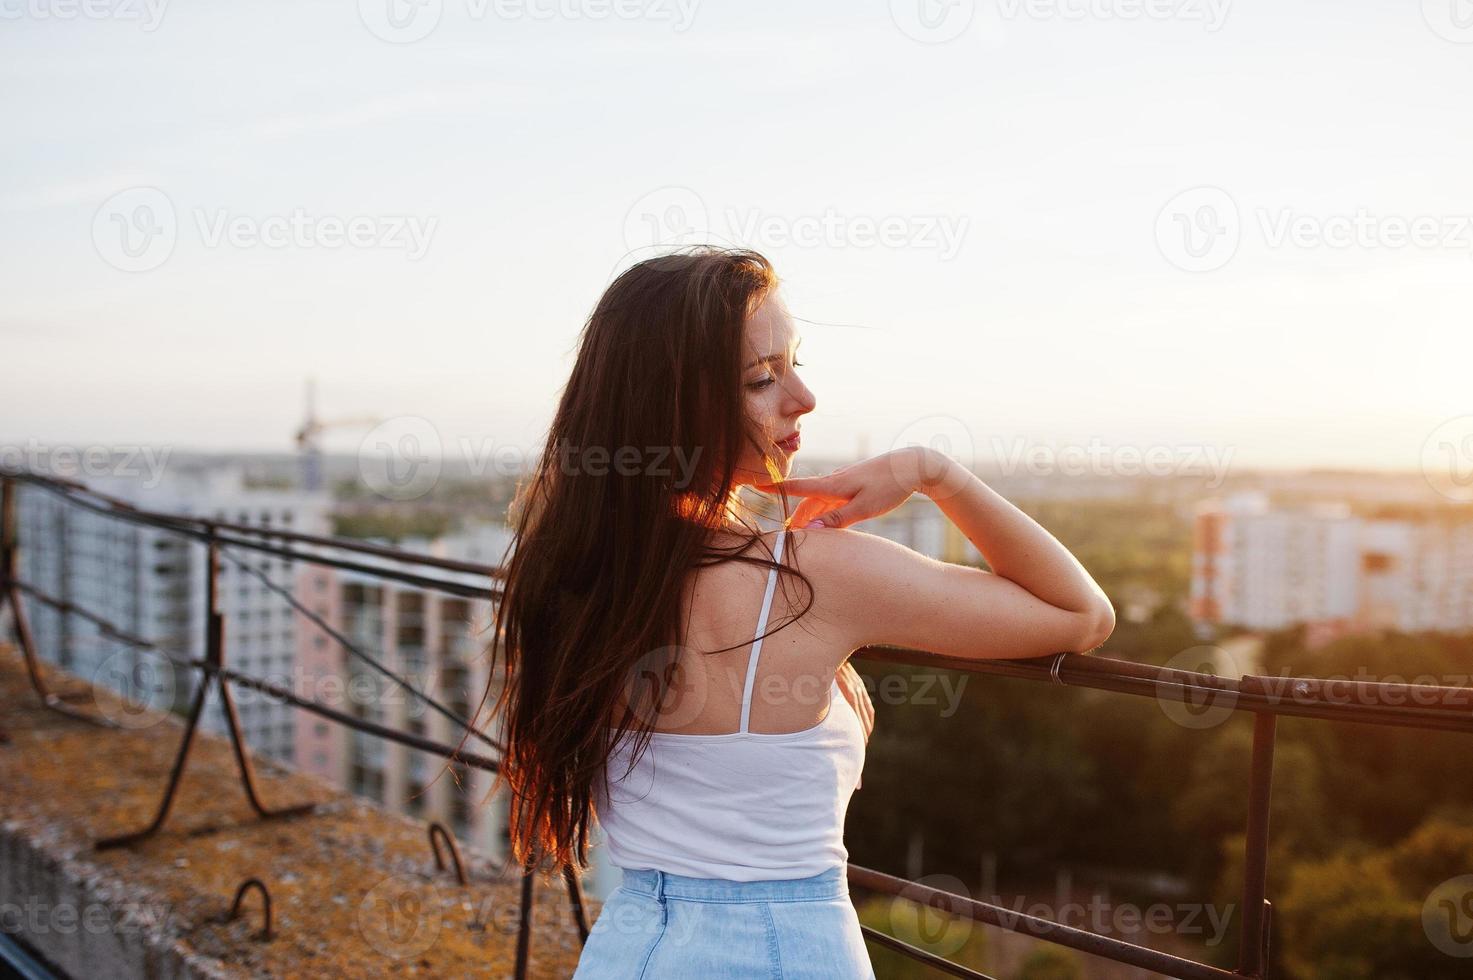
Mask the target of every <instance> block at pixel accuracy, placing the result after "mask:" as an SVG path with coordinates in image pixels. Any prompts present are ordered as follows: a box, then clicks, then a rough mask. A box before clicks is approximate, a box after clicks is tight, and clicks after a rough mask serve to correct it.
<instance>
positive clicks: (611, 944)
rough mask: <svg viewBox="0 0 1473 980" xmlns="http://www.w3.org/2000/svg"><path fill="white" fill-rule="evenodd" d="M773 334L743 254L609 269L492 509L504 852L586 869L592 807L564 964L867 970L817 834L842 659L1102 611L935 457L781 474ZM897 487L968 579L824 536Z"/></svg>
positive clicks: (1077, 622)
mask: <svg viewBox="0 0 1473 980" xmlns="http://www.w3.org/2000/svg"><path fill="white" fill-rule="evenodd" d="M797 346H798V337H797V335H796V332H795V330H794V327H793V322H792V319H791V318H790V317H789V315H788V313H787V311H786V310H785V308H784V306H783V303H782V300H781V297H780V295H779V293H778V289H777V279H776V277H775V275H774V273H773V270H772V267H771V266H770V265H769V263H768V262H767V260H766V259H764V258H763V257H762V256H760V255H757V254H755V253H752V252H746V251H725V250H717V249H699V250H695V251H692V252H689V253H684V254H679V255H673V256H665V257H661V258H657V259H651V260H649V261H646V262H642V263H640V264H639V265H636V266H635V267H633V268H631V269H629V270H628V271H627V272H625V273H623V274H622V275H621V276H619V277H618V279H617V280H616V281H615V282H614V283H613V284H612V285H611V286H610V287H609V289H608V290H607V291H606V292H605V293H604V295H603V297H602V299H601V300H600V301H599V303H598V305H597V307H596V309H595V310H594V312H593V314H592V316H591V317H590V318H589V321H588V324H587V326H586V328H585V330H584V332H583V335H582V339H581V343H580V348H579V352H578V357H577V361H576V363H575V364H574V366H573V371H572V374H571V376H570V378H569V380H568V383H567V386H566V388H565V390H564V391H563V393H562V399H561V404H560V405H559V407H558V410H557V414H556V417H555V419H554V421H553V424H552V427H551V430H550V432H549V435H548V440H547V448H546V450H545V451H544V453H543V457H542V459H541V461H540V464H539V466H538V467H537V469H536V471H535V473H534V474H533V475H532V478H531V480H530V481H529V483H528V485H527V486H526V487H525V488H524V489H523V491H522V493H521V494H520V496H519V500H518V509H519V510H520V515H519V517H518V519H517V522H516V523H517V540H518V543H517V546H516V549H515V551H514V553H513V556H512V558H511V559H510V561H509V562H508V564H507V566H506V576H505V591H504V595H503V599H502V602H501V605H500V607H499V610H498V626H499V627H500V628H503V629H504V631H505V633H504V650H505V657H506V660H505V670H504V684H503V687H502V693H501V697H500V699H499V700H498V703H497V708H498V710H501V709H503V708H504V711H505V714H504V724H505V728H504V736H505V739H506V742H507V745H508V749H507V752H506V755H505V757H504V763H503V768H502V772H501V776H500V777H499V779H498V782H500V781H501V780H504V781H505V782H506V784H507V786H508V788H509V789H510V791H511V804H510V806H511V810H510V828H509V833H510V836H511V845H512V851H513V855H514V858H515V859H516V860H517V861H518V862H520V863H522V864H524V865H529V866H532V867H535V868H538V869H539V870H543V871H545V872H548V873H550V871H551V870H552V869H553V868H556V867H560V866H562V865H564V864H569V863H571V862H573V861H575V860H576V862H577V863H578V865H579V866H580V867H586V866H587V864H588V862H587V846H588V834H589V830H590V827H591V824H592V822H593V821H594V819H598V820H599V821H600V823H601V824H602V827H603V830H604V836H605V841H606V845H607V847H608V853H609V856H610V858H611V861H612V863H613V864H614V865H615V866H617V867H620V868H622V869H623V875H624V879H623V883H622V885H621V886H620V887H619V888H618V889H616V890H615V891H614V892H613V894H612V895H610V897H609V899H608V901H607V902H606V903H605V904H604V906H603V909H602V911H601V913H600V915H599V917H598V919H597V921H596V922H595V924H594V927H593V930H592V934H591V935H590V936H589V939H588V942H587V944H586V946H585V948H584V951H583V955H582V958H581V960H580V962H579V966H578V970H577V973H576V974H575V975H574V976H575V978H576V980H598V978H604V977H610V978H614V977H617V978H619V980H629V978H634V977H645V978H666V977H669V978H681V980H685V978H690V977H701V978H703V980H712V978H725V977H785V978H797V977H805V978H807V977H815V978H816V977H825V978H827V977H844V978H852V977H864V976H869V977H872V976H873V975H874V973H873V970H872V968H871V966H870V963H869V958H868V955H867V952H866V950H865V945H864V941H863V938H862V936H861V933H860V929H859V921H858V918H857V916H856V915H855V911H854V907H853V904H852V903H851V901H850V899H849V895H848V887H847V881H846V877H845V872H846V868H847V857H848V852H847V851H846V849H845V847H844V844H843V836H842V835H843V825H844V816H845V813H846V810H847V807H848V803H849V798H850V795H851V793H852V792H853V790H854V789H856V788H858V786H859V775H860V770H861V768H862V766H863V762H864V751H865V743H866V741H867V739H868V736H869V732H870V729H871V727H872V725H873V717H874V715H873V710H872V708H871V706H870V703H869V699H868V697H867V696H866V694H865V691H864V687H863V685H862V684H861V683H860V682H859V680H858V676H857V675H856V673H855V672H854V668H853V667H852V666H850V665H849V664H848V658H849V655H850V653H851V652H852V651H854V650H856V649H858V648H859V647H862V646H865V645H866V644H872V643H890V644H899V645H903V646H908V647H915V648H921V649H926V650H931V651H934V652H937V653H941V654H947V655H950V656H956V657H974V658H987V657H998V658H1014V657H1038V656H1042V655H1045V654H1052V653H1058V652H1061V651H1086V650H1090V649H1092V648H1093V647H1095V646H1098V645H1099V644H1100V643H1102V642H1103V641H1104V639H1105V638H1106V637H1107V636H1108V635H1109V633H1110V631H1111V629H1112V628H1113V626H1114V615H1113V612H1112V609H1111V605H1110V602H1109V600H1108V599H1106V598H1105V596H1104V594H1103V593H1102V592H1101V591H1100V589H1099V587H1098V586H1097V585H1096V584H1095V583H1094V581H1093V580H1092V579H1091V578H1090V577H1089V575H1088V574H1087V573H1086V572H1085V570H1084V569H1083V568H1082V567H1080V565H1079V563H1078V562H1077V561H1075V560H1074V558H1073V557H1072V556H1071V555H1070V554H1069V553H1068V552H1067V551H1065V550H1064V548H1063V547H1062V546H1060V545H1059V543H1058V542H1057V541H1055V540H1054V539H1053V538H1052V537H1051V536H1050V535H1049V534H1048V532H1046V531H1045V530H1044V529H1043V528H1041V527H1039V526H1038V525H1037V524H1035V523H1034V522H1033V521H1032V520H1030V519H1029V518H1028V517H1026V516H1025V515H1024V514H1023V513H1021V512H1020V511H1018V510H1017V509H1015V508H1014V507H1012V506H1011V505H1010V504H1008V503H1007V502H1006V501H1004V500H1003V499H1002V498H1001V497H999V496H998V495H997V494H996V493H994V492H993V491H992V490H990V489H988V488H987V487H986V486H985V485H984V484H983V483H982V482H981V481H980V480H978V479H977V478H976V477H975V476H974V475H973V474H972V473H970V472H969V471H967V470H965V469H964V468H962V467H961V466H959V465H957V464H956V463H954V462H952V461H951V460H949V459H947V458H946V457H944V456H942V455H940V454H937V453H934V452H931V451H927V450H924V449H921V448H918V447H917V448H907V449H901V450H896V451H894V452H890V453H886V454H885V455H883V456H879V457H876V458H874V459H868V460H865V461H863V462H860V463H856V464H854V465H851V466H847V467H844V468H843V469H840V470H838V471H837V472H834V473H832V474H829V475H827V476H823V477H815V478H808V479H789V478H788V474H789V472H790V469H791V467H792V462H793V456H794V454H795V453H796V452H797V451H798V448H799V430H800V428H801V420H802V418H803V416H805V415H807V414H808V413H809V412H811V411H813V409H814V405H815V400H814V396H813V393H812V392H811V391H809V390H808V388H807V387H806V386H805V385H804V384H803V382H802V380H801V379H800V378H799V376H798V372H797V368H798V366H799V363H798V362H797V361H796V360H795V357H794V355H795V352H796V349H797ZM743 487H745V488H749V492H750V491H756V492H758V493H759V494H765V495H767V498H766V499H769V500H770V499H772V497H774V496H775V497H776V498H777V500H778V502H779V503H780V505H781V510H782V513H783V514H784V515H785V519H784V520H783V521H782V522H781V526H780V527H779V528H776V529H763V528H762V527H761V525H760V521H758V520H757V515H755V514H754V513H753V512H751V511H748V510H746V509H744V507H743V500H742V497H741V495H740V490H741V488H743ZM916 492H920V493H924V494H928V495H930V496H931V497H932V499H934V500H935V501H936V503H937V504H938V505H939V506H940V507H941V509H942V510H943V511H944V512H945V514H946V516H947V517H949V518H950V519H951V520H952V521H954V522H955V523H956V525H957V526H958V527H959V528H960V529H961V530H962V531H963V532H964V533H965V534H966V535H967V536H968V537H969V538H970V539H971V540H972V542H973V543H975V544H976V546H977V547H978V549H980V550H981V552H982V553H983V555H985V556H986V558H987V560H988V563H989V564H990V565H991V567H992V571H991V572H985V571H981V570H979V569H976V568H969V567H964V566H960V565H953V564H948V563H944V562H939V561H934V560H932V559H930V558H927V557H925V556H923V555H920V554H917V553H916V552H914V551H911V550H910V549H908V548H905V547H903V546H901V545H898V544H894V543H892V542H890V541H888V540H885V539H883V538H879V537H875V536H872V535H869V534H866V533H863V532H860V531H856V530H847V528H848V526H849V525H851V524H853V523H855V522H857V521H861V520H864V519H866V518H871V517H876V516H878V515H880V514H883V513H885V512H886V511H889V510H891V509H893V508H894V507H896V506H897V505H899V504H900V503H901V502H903V501H904V500H905V499H906V498H908V497H909V496H910V495H911V494H912V493H916ZM789 494H792V495H795V496H800V497H802V498H803V500H802V502H801V503H800V504H799V505H798V506H797V508H796V510H791V512H790V507H789ZM800 556H801V568H800V561H799V558H800ZM779 579H781V581H782V583H783V585H784V588H782V589H777V588H776V585H777V583H778V581H779ZM791 627H797V628H791ZM835 694H839V695H841V697H834V695H835Z"/></svg>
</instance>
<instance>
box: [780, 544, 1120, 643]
mask: <svg viewBox="0 0 1473 980" xmlns="http://www.w3.org/2000/svg"><path fill="white" fill-rule="evenodd" d="M794 533H795V535H796V536H797V540H796V548H795V551H796V552H797V553H798V555H799V558H798V562H799V567H800V568H802V570H803V571H804V573H805V574H807V575H808V577H809V578H810V579H811V580H812V581H813V583H814V590H815V592H816V595H815V597H814V609H815V611H816V612H818V613H819V614H820V615H821V616H822V618H823V621H824V622H825V623H826V625H827V626H828V628H829V629H830V630H832V631H833V636H834V638H835V642H837V643H839V644H841V645H842V646H844V647H845V648H846V652H845V654H844V655H845V656H847V655H848V653H850V652H853V650H855V649H858V648H859V647H862V646H868V645H893V646H902V647H910V648H912V649H917V650H927V651H930V652H932V653H938V654H942V655H944V656H951V657H962V658H966V659H1011V658H1022V657H1041V656H1045V655H1047V654H1050V653H1058V652H1063V651H1072V652H1083V651H1085V650H1088V649H1090V648H1091V646H1093V645H1094V644H1096V643H1098V642H1100V641H1099V640H1097V639H1094V638H1093V637H1095V635H1096V634H1097V632H1098V631H1097V629H1096V628H1095V625H1094V624H1093V623H1091V622H1090V617H1089V616H1087V615H1083V614H1081V613H1077V612H1070V611H1068V610H1064V609H1060V608H1058V607H1056V606H1053V605H1050V604H1049V603H1047V602H1044V601H1043V600H1042V599H1039V598H1038V597H1037V596H1034V595H1033V594H1031V593H1029V592H1028V591H1027V590H1025V589H1024V588H1022V587H1021V586H1019V585H1018V584H1016V583H1015V582H1012V581H1010V580H1008V579H1006V578H1003V577H1002V576H999V575H994V574H993V573H992V572H989V571H986V570H984V569H981V568H976V567H973V566H970V565H959V564H956V563H953V562H946V561H938V560H936V559H934V558H931V557H930V556H928V555H923V554H921V553H920V552H917V551H915V550H913V549H911V548H907V547H906V546H905V545H903V544H900V543H898V542H895V541H891V540H889V539H888V538H882V537H880V536H878V535H875V534H870V533H868V532H865V531H860V530H856V529H855V528H815V529H813V530H799V531H796V532H794Z"/></svg>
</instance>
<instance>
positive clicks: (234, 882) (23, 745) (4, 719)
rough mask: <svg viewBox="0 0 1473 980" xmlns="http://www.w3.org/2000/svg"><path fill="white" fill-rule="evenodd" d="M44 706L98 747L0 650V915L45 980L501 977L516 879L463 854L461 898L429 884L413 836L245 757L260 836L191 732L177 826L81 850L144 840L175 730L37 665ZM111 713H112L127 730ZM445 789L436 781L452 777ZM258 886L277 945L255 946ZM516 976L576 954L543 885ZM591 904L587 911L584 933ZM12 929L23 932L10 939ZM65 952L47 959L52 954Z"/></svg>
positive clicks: (222, 746)
mask: <svg viewBox="0 0 1473 980" xmlns="http://www.w3.org/2000/svg"><path fill="white" fill-rule="evenodd" d="M42 666H43V670H44V676H45V678H46V680H47V682H48V684H49V685H50V687H51V689H52V690H53V691H57V692H60V693H62V694H63V695H64V696H66V697H67V699H68V701H69V702H70V703H71V704H72V705H73V706H75V707H76V708H78V709H79V710H84V711H86V712H88V713H97V714H102V715H111V716H113V717H115V718H126V719H127V726H128V727H124V728H121V729H109V728H100V727H97V726H94V725H91V724H88V723H86V722H84V721H79V720H76V719H73V718H69V717H66V716H64V715H61V714H59V713H57V712H54V711H50V710H47V709H46V708H44V707H43V706H42V705H41V703H40V701H39V699H38V698H37V697H36V695H35V693H34V691H33V690H32V689H31V687H30V685H29V682H28V680H27V678H26V674H25V670H24V665H23V661H22V660H21V657H20V655H19V654H18V653H17V652H16V651H15V650H14V648H12V647H10V646H6V645H3V644H0V858H3V859H0V909H3V910H4V914H5V918H6V919H7V921H5V922H4V923H3V928H5V929H6V930H12V929H14V928H15V927H16V926H17V925H19V926H20V928H19V932H20V934H21V935H22V937H23V938H25V939H26V941H27V942H28V943H29V944H30V945H32V946H33V947H35V948H37V949H39V950H40V951H41V952H42V953H43V954H45V955H46V956H47V957H48V958H50V959H51V960H52V961H53V962H54V963H55V964H56V965H57V966H58V967H59V968H60V969H62V970H64V971H66V972H68V973H71V974H73V975H78V976H81V975H86V976H128V975H136V976H144V975H147V976H171V977H172V976H199V977H279V976H280V977H284V976H298V975H305V974H309V973H323V974H328V975H334V976H383V975H410V976H415V975H418V976H434V977H471V976H475V977H503V976H506V977H509V976H512V974H513V971H514V967H515V963H516V946H517V929H518V916H519V910H520V900H521V880H520V876H519V875H518V874H517V873H516V872H515V871H512V872H510V873H506V872H502V871H500V870H499V869H498V868H497V866H496V865H495V864H494V863H493V862H492V861H490V860H489V859H487V858H485V857H484V856H481V855H477V854H476V853H474V852H472V851H471V850H469V849H468V848H464V847H462V848H461V856H462V859H463V861H464V863H465V867H466V873H467V875H468V876H469V879H470V883H469V885H467V886H464V887H462V886H460V885H458V884H457V882H456V878H455V875H454V873H453V872H452V871H450V870H446V871H436V868H435V859H434V854H433V852H432V851H431V849H430V845H429V840H428V825H427V824H425V823H422V822H419V821H415V820H411V819H408V818H406V817H401V816H398V815H396V814H391V813H388V812H386V811H384V810H382V809H380V808H378V807H376V806H374V805H372V804H370V803H367V802H364V801H362V800H359V799H357V798H355V797H352V796H350V795H347V794H345V793H343V792H342V791H340V790H338V789H336V788H334V787H332V786H330V785H328V784H326V783H324V782H322V781H320V780H318V779H315V778H313V777H310V776H306V775H303V774H300V773H296V772H293V771H290V770H286V769H283V768H282V767H280V766H278V765H276V764H275V763H273V762H271V761H269V760H266V759H264V758H259V757H253V763H254V766H255V771H256V777H257V786H258V787H259V789H260V793H261V796H262V798H263V803H264V804H265V805H266V806H267V807H269V808H273V809H274V808H279V807H286V806H291V805H295V804H300V803H305V802H311V803H315V804H317V806H316V807H315V809H314V810H312V811H311V812H309V813H306V814H302V815H298V816H293V817H284V818H276V819H270V820H261V819H259V818H258V817H257V816H256V814H255V811H254V810H253V809H252V808H251V806H250V803H249V801H248V800H247V798H246V794H245V790H244V788H243V786H242V783H241V779H240V776H239V771H238V769H237V768H236V763H235V758H234V754H233V751H232V748H231V745H230V742H229V740H228V739H227V738H224V737H220V736H216V735H212V734H210V733H208V732H205V731H203V730H201V731H200V732H199V733H198V735H197V736H196V738H195V742H194V746H193V749H192V750H191V753H190V757H189V761H188V764H187V766H186V768H185V770H184V774H183V777H182V780H181V783H180V786H179V791H178V794H177V795H176V797H175V801H174V805H173V809H172V810H171V812H170V814H169V817H168V819H167V821H166V822H165V823H164V825H163V827H162V828H161V829H160V830H159V832H158V833H157V834H155V835H154V836H152V837H150V838H148V839H146V840H143V841H140V842H136V843H133V844H130V845H127V846H124V847H119V848H114V849H109V850H96V849H95V848H94V846H93V844H94V841H95V840H96V839H98V838H103V837H109V836H113V835H118V834H123V833H127V832H130V831H134V830H139V829H142V828H144V827H146V826H147V825H148V824H149V822H150V821H152V819H153V817H154V815H155V813H156V812H157V810H158V806H159V803H160V801H161V800H162V798H163V793H164V790H165V787H166V785H167V783H168V779H169V773H170V770H171V768H172V766H173V763H174V758H175V755H176V753H177V751H178V748H179V742H180V739H181V737H182V733H183V728H184V726H183V722H182V720H181V719H179V718H176V717H173V716H170V715H163V714H146V715H140V713H139V712H138V711H137V709H136V708H134V707H132V706H125V705H124V704H123V702H122V701H121V700H120V699H119V698H118V697H117V696H116V695H115V694H113V693H112V692H111V691H110V690H108V689H106V688H101V687H99V688H95V689H94V688H93V687H92V686H91V685H89V684H87V683H86V682H85V681H82V680H80V679H78V678H75V677H72V676H70V675H68V674H65V673H63V672H61V671H59V670H57V669H55V668H54V667H52V666H51V665H47V664H43V665H42ZM125 707H126V711H125V710H124V709H125ZM441 778H446V779H448V778H450V776H449V774H448V773H447V774H446V775H445V776H442V777H441ZM253 877H254V878H259V879H260V880H261V881H262V882H263V883H264V884H265V885H266V887H267V888H268V889H269V892H270V895H271V899H272V905H273V917H274V922H273V932H274V934H273V936H272V938H271V939H269V940H263V939H261V938H259V936H258V934H259V932H260V931H261V927H262V922H263V920H262V910H261V896H260V894H259V893H255V892H253V893H249V894H247V896H246V898H245V901H244V903H243V906H242V910H241V914H240V915H239V916H238V917H237V918H236V919H235V920H234V921H229V922H227V921H225V920H224V917H225V915H226V913H228V912H229V910H230V906H231V902H232V900H233V899H234V897H235V893H236V890H237V889H238V888H239V887H240V885H241V884H242V883H243V882H244V881H246V880H247V879H248V878H253ZM536 895H537V900H536V905H535V911H534V914H533V927H532V940H531V958H530V969H529V971H528V975H529V976H532V977H567V976H569V975H570V974H571V973H572V972H573V969H574V967H575V966H576V964H577V960H578V955H579V951H580V948H581V946H580V943H579V939H578V932H577V927H576V924H575V922H574V919H573V916H572V911H571V907H570V903H569V901H568V897H567V892H566V889H565V887H564V886H563V884H562V881H561V879H554V880H553V881H552V882H551V883H547V882H543V881H539V882H538V886H537V891H536ZM596 914H597V903H596V902H592V901H590V902H589V909H588V916H589V921H592V919H593V918H594V917H595V916H596ZM22 919H23V921H20V920H22ZM57 950H60V952H59V953H58V952H56V951H57Z"/></svg>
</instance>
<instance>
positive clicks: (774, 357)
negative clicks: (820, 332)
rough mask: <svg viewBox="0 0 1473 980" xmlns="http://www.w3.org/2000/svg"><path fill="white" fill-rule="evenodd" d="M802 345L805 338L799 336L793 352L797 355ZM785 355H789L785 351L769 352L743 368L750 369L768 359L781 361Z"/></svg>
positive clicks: (764, 362) (744, 369)
mask: <svg viewBox="0 0 1473 980" xmlns="http://www.w3.org/2000/svg"><path fill="white" fill-rule="evenodd" d="M802 346H803V340H802V338H799V340H798V342H797V343H796V344H794V345H793V353H794V354H795V355H796V354H797V353H798V348H799V347H802ZM785 356H787V355H786V354H785V353H777V354H768V355H767V356H766V357H759V358H757V360H755V361H753V362H752V363H751V364H748V365H747V366H746V367H744V368H742V370H743V371H750V370H752V368H754V367H756V366H757V365H759V364H766V363H767V362H768V361H781V360H782V359H783V358H784V357H785Z"/></svg>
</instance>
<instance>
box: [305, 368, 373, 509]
mask: <svg viewBox="0 0 1473 980" xmlns="http://www.w3.org/2000/svg"><path fill="white" fill-rule="evenodd" d="M382 421H383V419H380V418H374V417H371V416H361V417H359V418H347V419H332V420H331V421H323V420H322V419H319V418H318V417H317V379H315V378H308V379H307V400H306V417H305V418H303V420H302V427H301V428H299V429H298V430H297V436H296V441H297V452H299V453H300V454H301V457H300V458H301V463H302V488H303V489H304V490H308V491H317V490H321V489H322V446H321V444H320V443H319V441H318V437H319V436H321V435H322V433H324V432H326V431H327V430H329V429H346V428H350V427H353V426H360V425H378V424H379V423H380V422H382Z"/></svg>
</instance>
